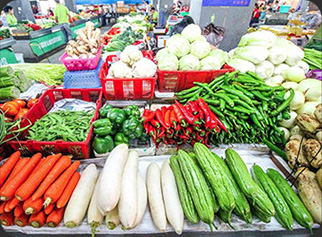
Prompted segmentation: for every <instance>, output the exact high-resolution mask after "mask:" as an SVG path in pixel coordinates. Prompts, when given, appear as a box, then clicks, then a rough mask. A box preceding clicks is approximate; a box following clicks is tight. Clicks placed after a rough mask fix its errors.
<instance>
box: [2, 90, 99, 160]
mask: <svg viewBox="0 0 322 237" xmlns="http://www.w3.org/2000/svg"><path fill="white" fill-rule="evenodd" d="M65 98H75V99H81V100H84V101H91V102H95V103H96V111H95V114H94V117H93V118H92V120H91V124H92V123H93V122H94V121H95V120H96V119H97V118H98V117H99V113H98V110H99V109H100V107H101V106H102V90H101V89H53V90H48V91H46V92H45V93H44V94H43V95H42V96H41V97H40V99H39V101H38V102H37V104H35V105H34V106H33V108H32V109H31V110H30V112H29V113H28V114H27V116H26V117H27V119H29V120H30V122H31V123H32V124H34V123H35V122H36V121H37V120H39V119H40V118H42V117H43V116H44V115H46V114H47V113H48V111H49V110H50V109H51V108H52V107H53V106H54V104H55V102H56V101H59V100H61V99H65ZM22 124H24V125H25V124H28V121H26V119H24V120H23V121H22ZM28 130H29V129H27V130H25V131H24V132H23V133H22V134H20V137H19V141H10V142H8V143H7V144H8V145H9V146H11V147H12V148H13V149H14V150H15V151H17V150H20V151H21V152H22V154H23V155H24V156H29V155H31V154H34V153H37V152H41V153H42V154H43V155H49V154H52V153H62V154H66V155H72V156H73V158H75V159H87V158H90V156H91V143H92V139H93V137H94V135H93V126H92V125H91V128H90V130H89V134H88V136H87V139H86V141H83V142H65V141H53V142H45V141H33V140H25V137H26V136H27V135H28Z"/></svg>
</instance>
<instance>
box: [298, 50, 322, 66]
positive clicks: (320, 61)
mask: <svg viewBox="0 0 322 237" xmlns="http://www.w3.org/2000/svg"><path fill="white" fill-rule="evenodd" d="M304 53H305V55H304V59H303V61H304V62H306V63H307V64H308V65H309V66H310V69H320V70H322V66H321V65H322V56H321V52H320V51H318V50H316V49H307V48H305V49H304Z"/></svg>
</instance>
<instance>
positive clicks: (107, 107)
mask: <svg viewBox="0 0 322 237" xmlns="http://www.w3.org/2000/svg"><path fill="white" fill-rule="evenodd" d="M111 109H113V106H112V105H109V104H105V105H103V107H102V108H100V109H99V111H98V112H99V114H100V118H106V117H107V114H108V112H109V111H110V110H111Z"/></svg>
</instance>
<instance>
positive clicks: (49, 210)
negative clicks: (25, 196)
mask: <svg viewBox="0 0 322 237" xmlns="http://www.w3.org/2000/svg"><path fill="white" fill-rule="evenodd" d="M54 208H55V203H50V204H49V205H48V206H47V207H46V208H45V210H44V211H45V214H46V215H49V214H50V213H51V212H52V211H53V210H54Z"/></svg>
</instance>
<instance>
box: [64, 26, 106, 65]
mask: <svg viewBox="0 0 322 237" xmlns="http://www.w3.org/2000/svg"><path fill="white" fill-rule="evenodd" d="M76 34H77V37H76V41H74V40H70V41H69V42H68V45H67V46H66V49H65V52H66V53H67V55H68V57H66V59H79V58H80V59H84V58H94V57H95V56H96V54H97V52H98V50H99V48H100V47H101V38H100V34H101V30H100V29H98V28H97V29H96V30H94V23H92V22H90V21H88V22H86V26H85V27H84V28H83V29H80V30H78V31H77V32H76Z"/></svg>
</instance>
